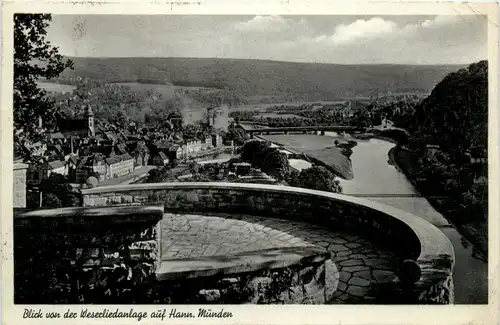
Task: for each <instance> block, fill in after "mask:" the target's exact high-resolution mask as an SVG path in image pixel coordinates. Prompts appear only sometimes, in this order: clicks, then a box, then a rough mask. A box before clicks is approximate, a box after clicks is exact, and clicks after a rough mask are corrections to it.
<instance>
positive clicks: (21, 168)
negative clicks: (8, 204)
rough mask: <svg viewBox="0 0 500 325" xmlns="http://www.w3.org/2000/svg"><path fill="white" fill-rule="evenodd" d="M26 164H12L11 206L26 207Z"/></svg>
mask: <svg viewBox="0 0 500 325" xmlns="http://www.w3.org/2000/svg"><path fill="white" fill-rule="evenodd" d="M27 169H28V165H27V164H22V163H15V164H14V175H13V176H14V189H13V196H14V198H13V207H14V208H25V207H26V171H27Z"/></svg>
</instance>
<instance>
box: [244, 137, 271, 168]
mask: <svg viewBox="0 0 500 325" xmlns="http://www.w3.org/2000/svg"><path fill="white" fill-rule="evenodd" d="M270 146H271V144H270V143H269V142H267V141H259V140H252V141H248V142H247V143H245V145H243V147H242V148H241V159H242V160H243V161H247V162H249V163H250V164H252V165H254V166H260V162H261V161H262V159H263V158H264V155H265V154H266V152H267V150H268V149H269V148H270Z"/></svg>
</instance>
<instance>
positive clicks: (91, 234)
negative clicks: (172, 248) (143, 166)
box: [14, 207, 163, 304]
mask: <svg viewBox="0 0 500 325" xmlns="http://www.w3.org/2000/svg"><path fill="white" fill-rule="evenodd" d="M162 217H163V207H129V208H123V207H119V208H107V209H103V208H97V209H82V208H64V209H54V210H37V211H32V212H28V213H23V214H19V215H15V218H14V221H15V222H14V247H15V248H14V274H15V275H14V282H15V294H14V301H15V303H21V304H23V303H26V304H37V303H44V304H47V303H48V304H51V303H54V304H58V303H63V304H78V303H83V304H89V303H109V302H110V301H112V302H113V303H141V302H142V303H148V299H149V295H150V293H149V291H150V290H151V286H152V285H153V284H154V283H155V281H156V278H155V274H156V273H155V272H156V269H157V267H158V261H159V258H158V230H159V227H157V223H158V222H159V221H160V220H161V218H162Z"/></svg>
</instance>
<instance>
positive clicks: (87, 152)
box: [16, 106, 223, 206]
mask: <svg viewBox="0 0 500 325" xmlns="http://www.w3.org/2000/svg"><path fill="white" fill-rule="evenodd" d="M83 109H84V110H83V111H84V114H83V117H82V118H77V119H67V120H62V119H61V120H59V121H58V123H57V128H56V129H55V130H53V131H52V133H47V139H46V141H41V142H40V143H36V144H35V145H32V146H31V147H29V148H27V149H28V150H30V152H31V153H33V154H35V155H36V156H38V157H40V159H38V160H37V161H29V162H26V164H23V165H22V166H24V167H23V168H20V169H19V172H18V173H17V174H19V175H20V176H19V177H18V179H19V181H21V180H22V183H24V184H25V186H24V187H22V186H18V187H19V189H16V193H17V194H16V195H18V196H19V197H21V196H22V197H24V200H25V201H24V202H22V199H21V198H20V199H19V200H18V201H19V202H20V203H19V206H22V205H26V193H28V192H29V193H30V195H29V197H31V196H33V197H37V193H38V192H39V190H40V185H41V183H42V182H43V181H44V180H45V179H48V178H49V177H50V176H51V175H52V174H60V175H63V176H65V177H66V179H67V180H68V182H70V183H72V184H74V186H76V187H78V186H82V184H86V183H87V181H88V179H89V177H95V178H96V179H97V181H98V184H97V186H99V183H106V181H108V180H112V179H116V178H120V177H124V179H125V177H126V175H129V174H131V173H134V172H135V171H136V170H137V169H140V168H143V167H144V168H146V167H145V166H152V165H153V166H157V167H164V166H168V165H171V164H173V165H175V164H176V161H179V160H184V159H190V158H195V157H200V156H203V155H204V154H205V152H207V153H209V152H212V150H215V149H221V148H223V143H222V136H221V135H220V133H219V132H220V131H217V130H215V129H213V127H210V126H208V125H206V124H203V123H202V125H201V126H196V127H195V128H194V130H195V132H194V133H189V132H186V130H188V129H189V130H191V131H192V130H193V128H192V127H191V126H189V127H187V128H186V126H183V123H182V122H183V121H182V117H181V115H180V114H172V115H171V116H170V118H169V120H168V121H167V122H168V123H166V124H165V125H164V126H161V127H158V126H155V127H147V126H142V127H141V126H135V127H134V128H130V129H128V130H120V129H119V128H118V127H117V126H116V125H111V124H104V123H100V122H99V121H97V120H95V119H94V112H93V110H92V108H91V107H90V106H87V107H84V108H83ZM215 116H217V115H215ZM213 121H214V120H213V116H212V122H213ZM211 124H213V123H211ZM197 128H198V129H197ZM131 130H133V131H131ZM19 166H21V165H19ZM145 170H150V168H149V169H148V168H146V169H145ZM21 171H22V173H21ZM145 173H147V171H145ZM21 174H22V175H21ZM141 175H142V174H141ZM19 183H21V182H19ZM23 188H24V190H23ZM23 193H24V194H23ZM38 196H39V195H38Z"/></svg>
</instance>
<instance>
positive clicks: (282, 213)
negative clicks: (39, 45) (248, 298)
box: [82, 183, 455, 304]
mask: <svg viewBox="0 0 500 325" xmlns="http://www.w3.org/2000/svg"><path fill="white" fill-rule="evenodd" d="M82 194H83V204H84V206H111V205H141V204H145V203H155V204H163V205H164V207H165V211H172V212H175V213H182V212H184V213H194V212H223V213H236V214H237V213H243V214H255V215H259V216H272V217H275V218H284V219H288V220H297V221H304V222H309V223H311V224H315V225H319V226H322V227H325V228H333V229H335V228H342V229H348V230H351V231H352V232H354V233H356V234H359V235H360V236H366V237H368V238H370V239H373V240H376V241H378V242H383V243H387V244H388V245H390V246H391V247H393V249H394V253H395V254H396V255H397V256H398V257H399V258H400V259H401V261H403V260H412V261H414V263H415V264H416V265H418V268H419V270H418V273H419V274H420V277H417V278H416V280H415V281H416V283H410V284H408V283H401V284H397V283H396V284H392V287H388V288H384V289H383V290H391V291H393V292H395V293H397V292H399V293H400V294H401V295H402V297H403V296H404V300H405V301H406V303H439V304H443V303H452V302H453V288H452V285H451V279H452V269H453V266H454V258H455V257H454V251H453V246H452V245H451V243H450V241H449V240H448V239H447V238H446V236H445V235H444V234H443V233H442V232H441V231H440V230H439V229H437V228H436V227H434V226H433V225H431V224H430V223H428V222H427V221H425V220H423V219H422V218H419V217H417V216H415V215H412V214H410V213H407V212H404V211H401V210H398V209H396V208H393V207H389V206H386V205H383V204H378V203H375V202H372V201H368V200H364V199H360V198H354V197H349V196H344V195H338V194H333V193H326V192H321V191H314V190H307V189H299V188H292V187H285V186H274V185H262V184H235V183H170V184H169V183H159V184H140V185H127V186H107V187H101V188H94V189H89V190H83V191H82ZM404 272H408V271H404ZM403 275H404V274H403ZM400 278H411V276H410V277H408V276H403V277H401V276H400Z"/></svg>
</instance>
